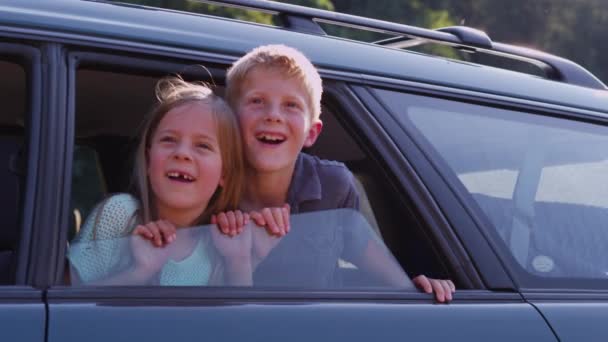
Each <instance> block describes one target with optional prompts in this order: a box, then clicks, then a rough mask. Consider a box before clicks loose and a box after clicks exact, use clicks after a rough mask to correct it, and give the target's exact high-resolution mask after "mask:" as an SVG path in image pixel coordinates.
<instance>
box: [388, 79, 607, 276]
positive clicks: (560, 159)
mask: <svg viewBox="0 0 608 342" xmlns="http://www.w3.org/2000/svg"><path fill="white" fill-rule="evenodd" d="M377 93H378V94H379V95H380V96H381V98H382V99H383V100H384V101H385V102H386V104H387V105H388V106H389V108H390V109H391V111H392V112H393V113H394V114H395V115H396V116H397V117H398V119H399V120H400V121H401V123H402V124H403V125H404V126H406V127H408V128H413V130H412V132H413V135H414V136H415V137H417V138H418V139H419V142H420V143H421V146H428V144H429V143H430V145H432V148H434V150H435V151H437V152H438V154H439V155H440V156H441V158H442V159H443V160H444V161H445V162H446V163H447V166H449V167H450V168H451V169H452V171H453V172H454V173H455V174H456V175H457V177H458V179H459V180H460V181H461V182H462V184H463V185H464V187H465V188H466V190H468V192H470V193H471V195H472V198H474V200H475V201H476V202H477V203H478V204H479V207H481V209H482V210H483V212H484V213H485V214H486V215H487V217H488V218H489V220H490V221H491V222H492V223H493V227H494V229H496V231H497V232H498V234H499V235H500V236H501V238H502V240H503V241H504V243H505V244H506V246H508V249H509V250H510V251H511V253H512V254H513V257H514V258H515V259H516V260H517V261H518V263H519V264H520V265H521V266H523V267H524V268H525V269H526V270H527V271H528V272H530V273H531V274H534V275H537V276H542V277H574V278H599V279H602V278H603V279H606V278H608V250H606V248H605V246H606V245H607V244H608V228H607V227H606V222H608V198H607V196H606V194H608V129H606V127H605V126H601V125H594V124H588V123H583V122H578V121H574V120H567V119H560V118H554V117H547V116H540V115H532V114H528V113H523V112H516V111H508V110H503V109H497V108H489V107H482V106H476V105H470V104H464V103H457V102H451V101H446V100H441V99H434V98H423V97H418V96H413V95H408V94H402V93H397V92H391V91H384V90H379V91H377ZM439 165H444V164H439ZM444 172H445V171H444Z"/></svg>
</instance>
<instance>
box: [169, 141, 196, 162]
mask: <svg viewBox="0 0 608 342" xmlns="http://www.w3.org/2000/svg"><path fill="white" fill-rule="evenodd" d="M173 158H175V159H185V160H190V159H192V155H191V151H190V147H189V146H188V144H186V143H183V142H182V143H180V144H177V145H176V146H175V150H174V151H173Z"/></svg>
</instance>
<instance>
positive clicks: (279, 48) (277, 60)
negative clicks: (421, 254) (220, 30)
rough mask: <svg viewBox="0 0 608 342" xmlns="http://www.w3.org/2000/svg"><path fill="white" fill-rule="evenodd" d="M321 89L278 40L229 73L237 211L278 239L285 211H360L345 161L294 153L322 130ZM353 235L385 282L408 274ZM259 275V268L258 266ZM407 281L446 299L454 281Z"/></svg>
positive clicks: (304, 62) (361, 260) (363, 261)
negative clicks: (240, 160) (241, 175)
mask: <svg viewBox="0 0 608 342" xmlns="http://www.w3.org/2000/svg"><path fill="white" fill-rule="evenodd" d="M322 89H323V88H322V81H321V77H320V75H319V73H318V72H317V70H316V68H315V67H314V66H313V65H312V63H311V62H310V61H309V60H308V59H307V58H306V57H305V56H304V55H303V54H302V53H300V52H299V51H297V50H295V49H293V48H290V47H287V46H284V45H266V46H260V47H258V48H256V49H254V50H252V51H251V52H249V53H248V54H246V55H245V56H243V57H242V58H240V59H239V60H238V61H236V62H235V63H234V64H233V65H232V67H231V68H230V69H229V70H228V75H227V87H226V98H227V100H228V103H229V104H230V105H231V106H232V108H233V109H234V111H235V112H236V113H237V116H238V118H239V123H240V129H241V136H242V138H243V143H244V155H245V163H246V176H245V177H246V181H245V184H246V186H245V189H244V194H243V200H242V203H241V209H243V210H246V211H252V219H254V221H256V222H257V223H260V222H261V223H263V224H264V225H266V227H267V229H268V230H269V232H271V233H274V234H275V235H277V236H282V235H284V234H285V233H286V232H287V231H289V212H290V211H291V212H293V213H303V212H311V211H320V210H329V209H337V208H353V209H358V208H359V198H358V195H357V191H356V189H355V185H354V183H353V175H352V174H351V173H350V171H349V170H348V169H347V168H346V166H344V165H343V164H342V163H338V162H333V161H326V160H321V159H319V158H317V157H314V156H310V155H307V154H305V153H302V152H301V149H302V148H303V147H310V146H312V145H313V144H314V143H315V141H316V139H317V137H318V136H319V134H320V133H321V129H322V127H323V123H322V122H321V120H320V118H319V116H320V114H321V94H322V91H323V90H322ZM285 203H287V204H288V205H285ZM262 208H264V209H262ZM259 210H261V212H259V213H256V212H257V211H259ZM359 233H360V232H359ZM359 233H358V232H353V233H351V234H350V235H348V236H347V237H346V239H347V240H349V241H348V242H349V244H350V245H353V246H359V247H360V248H358V249H359V251H358V253H356V254H358V255H357V256H354V257H355V258H356V259H357V260H354V261H355V264H357V265H358V266H359V267H361V268H363V269H369V270H373V271H374V272H375V273H377V274H378V275H379V276H381V277H382V278H383V279H384V280H385V281H386V282H388V283H390V284H393V285H397V286H399V284H406V282H407V278H406V277H405V276H404V275H403V273H402V272H401V271H400V268H399V267H398V266H397V265H395V264H394V263H393V262H392V261H391V260H389V258H388V256H387V255H386V253H385V252H384V249H383V248H382V247H381V246H380V245H379V244H378V243H377V242H376V241H375V240H374V239H373V238H371V235H365V234H359ZM361 251H363V252H361ZM353 254H354V253H353ZM259 272H264V265H263V264H261V265H260V268H259V269H258V270H256V273H259ZM413 280H414V283H415V284H416V285H417V286H418V287H420V288H422V289H423V290H424V291H425V292H427V293H430V292H435V296H436V298H437V300H438V301H440V302H443V301H449V300H451V298H452V292H454V284H453V283H452V282H451V281H449V280H448V281H444V280H436V279H429V278H426V277H425V276H418V277H416V278H414V279H413Z"/></svg>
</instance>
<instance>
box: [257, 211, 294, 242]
mask: <svg viewBox="0 0 608 342" xmlns="http://www.w3.org/2000/svg"><path fill="white" fill-rule="evenodd" d="M289 212H290V207H289V204H287V203H285V204H284V205H283V206H282V207H274V208H264V209H262V210H261V211H252V212H250V213H249V215H250V216H251V219H252V220H253V222H255V224H257V225H258V226H260V227H264V228H265V229H266V232H267V233H268V234H270V235H273V236H276V237H282V236H285V234H287V233H289V229H290V225H289Z"/></svg>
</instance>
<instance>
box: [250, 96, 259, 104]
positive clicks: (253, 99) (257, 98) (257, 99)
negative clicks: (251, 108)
mask: <svg viewBox="0 0 608 342" xmlns="http://www.w3.org/2000/svg"><path fill="white" fill-rule="evenodd" d="M249 103H251V104H261V103H262V99H261V98H259V97H252V98H251V99H249Z"/></svg>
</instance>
